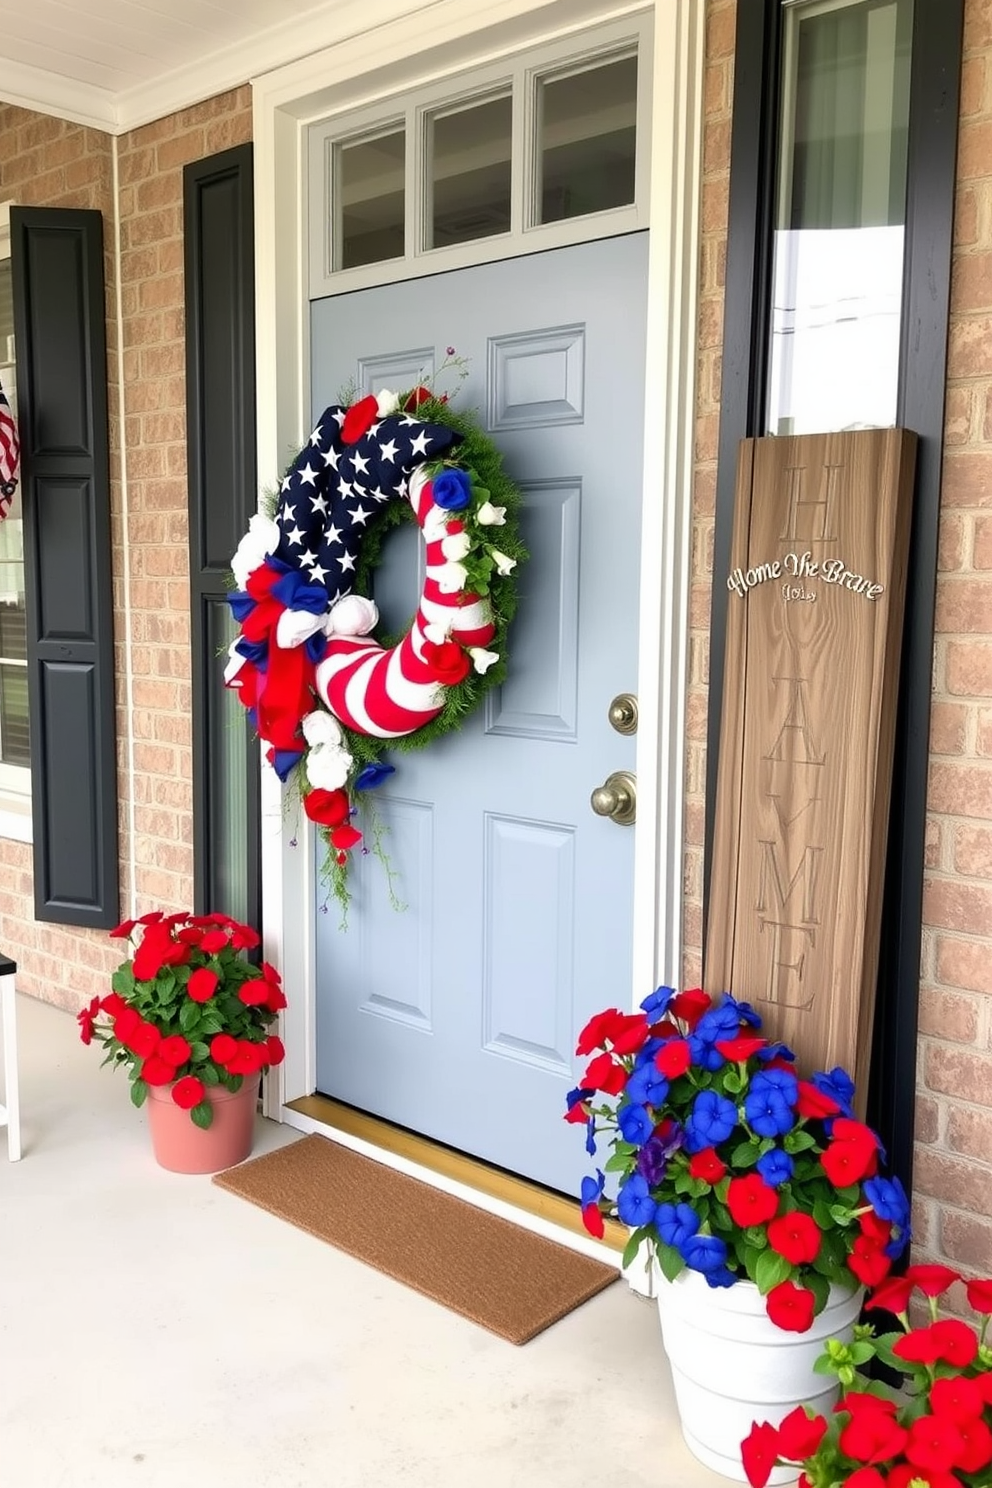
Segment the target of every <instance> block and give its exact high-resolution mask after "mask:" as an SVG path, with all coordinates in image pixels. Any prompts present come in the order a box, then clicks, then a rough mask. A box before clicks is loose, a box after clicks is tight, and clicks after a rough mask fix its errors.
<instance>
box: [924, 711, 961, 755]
mask: <svg viewBox="0 0 992 1488" xmlns="http://www.w3.org/2000/svg"><path fill="white" fill-rule="evenodd" d="M969 716H970V714H969V710H968V708H967V706H966V705H965V704H964V703H934V705H933V707H932V708H931V710H930V752H931V754H952V755H960V754H963V753H964V750H965V742H966V740H967V737H968V719H969Z"/></svg>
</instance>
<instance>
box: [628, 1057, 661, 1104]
mask: <svg viewBox="0 0 992 1488" xmlns="http://www.w3.org/2000/svg"><path fill="white" fill-rule="evenodd" d="M624 1089H625V1091H626V1093H627V1094H628V1095H629V1096H630V1098H631V1100H632V1101H636V1102H637V1103H638V1104H639V1105H642V1106H660V1105H661V1103H662V1101H663V1100H664V1099H665V1097H666V1096H667V1094H668V1081H667V1080H666V1079H665V1077H664V1075H663V1074H660V1073H659V1071H658V1070H657V1069H656V1068H655V1066H654V1065H653V1064H642V1065H641V1067H640V1069H635V1071H634V1073H633V1074H632V1075H631V1077H630V1079H629V1080H628V1081H627V1084H626V1085H625V1087H624Z"/></svg>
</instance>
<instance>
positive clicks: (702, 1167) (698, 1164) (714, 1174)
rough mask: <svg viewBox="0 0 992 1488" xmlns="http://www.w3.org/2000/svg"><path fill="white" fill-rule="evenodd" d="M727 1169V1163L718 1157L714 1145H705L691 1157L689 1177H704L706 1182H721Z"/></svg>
mask: <svg viewBox="0 0 992 1488" xmlns="http://www.w3.org/2000/svg"><path fill="white" fill-rule="evenodd" d="M726 1171H727V1165H726V1163H724V1162H721V1161H720V1159H719V1158H718V1157H717V1155H716V1149H715V1148H714V1147H704V1148H703V1150H702V1152H694V1153H693V1154H692V1156H691V1157H690V1159H689V1177H690V1178H702V1179H703V1181H704V1182H705V1183H719V1182H720V1179H721V1178H722V1177H723V1175H724V1173H726Z"/></svg>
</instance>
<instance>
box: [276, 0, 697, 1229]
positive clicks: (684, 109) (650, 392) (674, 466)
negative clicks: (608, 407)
mask: <svg viewBox="0 0 992 1488" xmlns="http://www.w3.org/2000/svg"><path fill="white" fill-rule="evenodd" d="M644 9H645V7H644V6H643V5H640V6H633V5H629V4H622V3H621V4H617V5H610V4H609V3H608V0H598V3H594V0H553V3H552V4H549V5H546V4H542V5H536V4H535V3H534V0H488V3H486V0H478V3H476V4H473V5H472V6H471V7H469V6H466V5H465V4H464V3H463V0H420V3H416V0H415V3H414V4H412V5H411V4H410V3H409V0H378V3H377V0H370V11H372V12H374V15H373V16H370V18H369V21H368V24H367V28H366V29H365V30H364V32H363V34H362V35H360V36H351V37H348V36H342V39H341V41H340V43H339V44H338V45H336V46H334V47H331V48H329V49H328V50H327V51H324V52H321V53H319V54H316V55H313V56H310V57H307V58H306V59H305V60H303V61H301V62H299V63H295V64H293V65H291V66H289V67H285V68H281V69H279V70H278V71H276V72H273V73H269V74H266V75H265V76H263V77H260V78H257V79H254V80H253V83H252V87H253V100H254V141H255V146H254V148H255V271H256V345H257V350H256V358H257V392H258V399H257V402H258V416H257V419H258V422H257V427H258V469H259V472H260V478H261V481H262V484H263V486H266V487H268V488H269V489H271V488H272V487H273V485H274V483H275V481H276V480H277V478H278V475H279V474H280V473H281V472H282V470H283V469H284V467H285V466H286V465H287V464H288V462H289V460H290V459H291V458H292V456H293V455H294V454H295V453H296V451H297V450H298V449H299V447H300V445H301V443H302V441H303V439H304V438H305V437H306V433H307V431H308V430H309V373H308V368H309V344H308V320H309V316H308V303H307V291H306V280H305V275H306V263H307V251H306V247H307V243H306V201H305V179H306V140H305V129H304V126H305V124H306V123H307V122H308V121H309V120H312V119H316V118H320V117H321V116H322V115H323V114H325V113H326V112H328V111H329V110H331V109H339V108H342V107H345V106H346V105H357V104H359V103H370V102H372V101H374V99H376V98H381V97H384V96H387V95H388V94H390V93H394V92H395V91H397V89H399V88H402V87H403V86H412V85H413V84H414V83H418V84H419V83H422V82H425V81H429V80H431V79H433V78H440V77H442V76H444V75H445V74H447V73H450V72H453V71H455V70H458V69H461V68H464V67H467V66H473V65H477V64H482V63H485V62H487V61H490V60H492V59H494V58H496V57H498V56H500V55H506V54H507V53H508V52H512V51H516V50H519V49H520V48H522V47H530V46H534V45H538V44H540V43H543V42H545V41H548V40H552V39H554V38H557V37H561V36H566V35H568V34H570V33H574V32H576V31H579V30H582V29H585V28H586V27H587V26H589V25H591V24H593V23H600V22H603V21H608V20H611V19H614V18H617V17H621V16H623V15H629V14H632V13H634V12H636V11H638V10H644ZM703 25H704V0H663V3H662V4H659V5H657V6H656V8H655V16H654V59H653V73H654V100H653V109H652V125H651V209H650V231H651V246H650V271H649V272H650V278H649V290H648V312H647V332H648V335H647V341H648V357H647V366H646V371H645V387H644V396H645V407H646V410H647V417H646V419H645V430H646V449H645V461H644V467H645V481H644V519H643V541H642V554H643V557H642V568H641V615H640V667H639V671H640V678H639V695H640V728H639V733H638V739H637V774H638V791H639V802H638V818H639V824H638V831H637V852H636V863H635V902H634V931H633V934H634V958H633V959H634V985H633V987H632V988H631V989H630V999H631V1006H634V1005H635V1004H636V1002H637V1001H639V1000H640V999H641V998H642V997H643V996H645V995H646V993H647V992H648V991H650V990H651V989H652V988H653V987H654V986H655V985H656V983H657V982H659V981H666V982H671V983H675V982H677V981H678V979H679V975H680V969H681V953H682V876H683V867H682V858H683V801H684V766H685V746H684V734H685V677H686V646H687V629H688V575H689V547H690V496H691V475H692V452H693V408H694V384H695V340H696V300H697V261H698V252H699V245H698V230H699V229H698V212H699V195H700V172H701V162H700V138H701V132H702V117H701V116H702V74H703ZM282 796H283V792H282V789H281V787H280V786H279V784H278V781H277V780H276V779H275V776H274V775H273V773H272V772H271V771H270V770H265V772H264V779H263V790H262V835H263V841H262V893H263V918H264V925H263V943H264V949H265V954H266V956H267V957H268V958H269V959H270V960H271V961H273V962H274V963H275V964H276V965H278V966H279V967H280V969H281V971H282V974H283V978H284V982H285V985H286V988H287V995H288V997H289V1006H288V1008H287V1009H286V1012H285V1014H284V1022H283V1037H284V1040H285V1043H286V1051H287V1055H286V1061H285V1063H284V1064H283V1065H282V1066H280V1067H279V1070H278V1071H277V1072H275V1078H273V1077H270V1078H269V1081H268V1089H267V1094H266V1111H267V1113H268V1114H269V1115H271V1116H274V1117H276V1118H277V1119H282V1120H287V1121H289V1122H290V1123H291V1124H293V1125H294V1126H298V1127H300V1128H301V1129H304V1130H307V1129H312V1127H313V1123H310V1122H307V1121H306V1120H305V1119H303V1118H300V1117H298V1116H297V1115H296V1113H294V1112H291V1111H287V1110H286V1109H285V1104H286V1102H287V1101H290V1100H294V1099H296V1098H297V1097H299V1096H302V1095H307V1094H310V1093H311V1092H312V1091H313V1089H314V1065H315V1051H316V1028H315V1022H316V1020H315V1004H316V999H315V950H314V945H315V935H314V929H315V912H316V911H315V892H314V891H315V884H314V876H315V875H314V868H313V858H314V854H313V841H312V837H311V832H310V827H309V823H308V822H307V821H306V820H305V818H303V817H302V813H299V812H298V811H297V809H296V807H295V806H290V805H287V804H286V803H285V802H284V801H283V799H282ZM603 995H604V1002H607V1001H609V1000H610V999H611V997H613V996H616V995H617V992H616V991H611V990H610V989H604V994H603ZM383 1160H384V1161H387V1162H389V1161H391V1159H389V1158H388V1156H385V1155H384V1156H383ZM400 1165H401V1164H399V1163H397V1164H396V1166H400ZM421 1176H426V1177H427V1179H428V1181H432V1182H436V1179H435V1178H434V1177H433V1176H432V1175H421ZM466 1197H474V1198H475V1199H476V1201H477V1202H480V1203H483V1204H484V1206H485V1207H489V1204H488V1201H486V1200H483V1199H482V1198H481V1197H478V1196H470V1195H466ZM580 1243H581V1242H580Z"/></svg>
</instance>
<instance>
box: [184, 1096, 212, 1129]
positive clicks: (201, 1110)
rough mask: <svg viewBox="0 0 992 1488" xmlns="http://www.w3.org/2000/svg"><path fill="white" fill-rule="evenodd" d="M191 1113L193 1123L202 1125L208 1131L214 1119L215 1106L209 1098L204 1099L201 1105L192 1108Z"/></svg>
mask: <svg viewBox="0 0 992 1488" xmlns="http://www.w3.org/2000/svg"><path fill="white" fill-rule="evenodd" d="M189 1114H190V1118H191V1119H192V1122H193V1125H194V1126H199V1127H202V1129H203V1130H204V1131H206V1129H207V1127H208V1126H209V1125H210V1123H211V1122H212V1121H213V1119H214V1108H213V1106H212V1105H211V1104H210V1102H209V1101H208V1100H202V1101H200V1103H199V1105H196V1106H194V1107H193V1108H192V1110H191V1111H190V1113H189Z"/></svg>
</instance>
